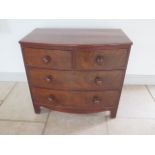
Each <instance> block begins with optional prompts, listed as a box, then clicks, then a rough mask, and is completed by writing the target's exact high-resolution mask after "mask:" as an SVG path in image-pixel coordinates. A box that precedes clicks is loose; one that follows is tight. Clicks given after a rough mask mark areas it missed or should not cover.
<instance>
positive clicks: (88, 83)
mask: <svg viewBox="0 0 155 155" xmlns="http://www.w3.org/2000/svg"><path fill="white" fill-rule="evenodd" d="M123 75H124V72H123V71H56V70H47V69H46V70H45V69H34V68H33V69H30V70H29V76H30V82H31V84H32V85H33V86H39V87H45V88H52V89H70V90H106V89H120V87H121V81H122V78H123Z"/></svg>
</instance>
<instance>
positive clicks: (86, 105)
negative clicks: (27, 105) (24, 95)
mask: <svg viewBox="0 0 155 155" xmlns="http://www.w3.org/2000/svg"><path fill="white" fill-rule="evenodd" d="M20 44H21V49H22V54H23V59H24V63H25V69H26V74H27V79H28V83H29V88H30V92H31V97H32V101H33V106H34V110H35V112H36V113H40V106H44V107H47V108H49V109H51V110H57V111H63V112H73V113H92V112H100V111H110V112H111V118H114V117H116V113H117V108H118V104H119V99H120V95H121V91H122V86H123V81H124V76H125V72H126V67H127V62H128V58H129V53H130V48H131V45H132V42H131V41H130V39H129V38H128V37H127V36H126V35H125V33H124V32H123V31H122V30H120V29H35V30H34V31H32V32H31V33H30V34H28V35H27V36H26V37H24V38H23V39H22V40H21V41H20Z"/></svg>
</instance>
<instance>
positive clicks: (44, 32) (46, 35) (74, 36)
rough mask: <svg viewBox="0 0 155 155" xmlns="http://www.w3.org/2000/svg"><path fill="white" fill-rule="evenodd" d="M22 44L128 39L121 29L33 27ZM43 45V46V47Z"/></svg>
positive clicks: (107, 42) (102, 42) (124, 41)
mask: <svg viewBox="0 0 155 155" xmlns="http://www.w3.org/2000/svg"><path fill="white" fill-rule="evenodd" d="M20 42H21V43H22V44H24V45H26V44H28V45H30V44H31V45H35V44H39V45H40V44H41V45H42V46H43V45H45V46H46V47H47V46H49V45H52V46H54V45H59V46H62V45H67V46H69V45H70V46H77V45H112V46H116V45H126V47H129V45H131V44H132V42H131V41H130V39H129V38H128V37H127V36H126V35H125V33H124V32H123V31H122V30H121V29H88V28H87V29H76V28H73V29H62V28H61V29H50V28H49V29H47V28H46V29H44V28H40V29H35V30H34V31H32V32H31V33H30V34H28V35H27V36H26V37H24V38H23V39H22V40H21V41H20ZM45 46H44V47H45Z"/></svg>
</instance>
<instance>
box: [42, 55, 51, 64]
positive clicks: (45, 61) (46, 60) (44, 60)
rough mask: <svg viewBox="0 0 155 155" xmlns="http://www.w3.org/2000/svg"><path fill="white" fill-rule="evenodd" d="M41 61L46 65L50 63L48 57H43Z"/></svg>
mask: <svg viewBox="0 0 155 155" xmlns="http://www.w3.org/2000/svg"><path fill="white" fill-rule="evenodd" d="M42 61H43V62H44V63H45V64H47V63H49V62H50V61H51V57H50V56H48V55H47V56H44V57H43V58H42Z"/></svg>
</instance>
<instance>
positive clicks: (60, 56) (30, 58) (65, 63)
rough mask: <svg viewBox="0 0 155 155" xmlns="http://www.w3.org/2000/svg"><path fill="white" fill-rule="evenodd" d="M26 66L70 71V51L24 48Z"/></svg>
mask: <svg viewBox="0 0 155 155" xmlns="http://www.w3.org/2000/svg"><path fill="white" fill-rule="evenodd" d="M24 56H25V61H26V65H29V66H34V67H42V68H53V69H70V68H71V66H72V56H71V52H70V51H61V50H46V49H34V48H24Z"/></svg>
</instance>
